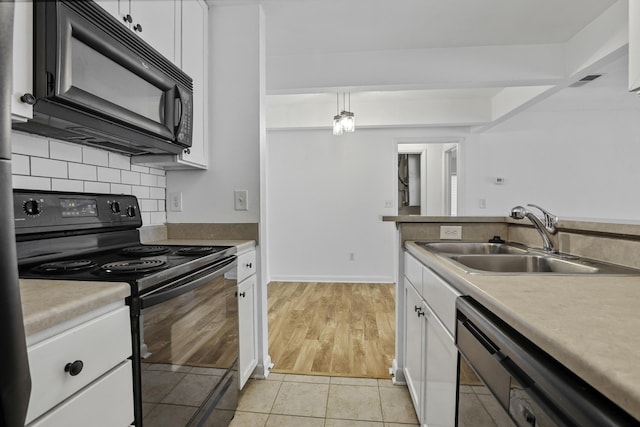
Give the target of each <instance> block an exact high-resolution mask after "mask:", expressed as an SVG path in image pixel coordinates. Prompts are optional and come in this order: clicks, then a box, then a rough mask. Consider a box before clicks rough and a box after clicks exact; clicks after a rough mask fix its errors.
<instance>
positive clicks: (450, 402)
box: [423, 304, 458, 427]
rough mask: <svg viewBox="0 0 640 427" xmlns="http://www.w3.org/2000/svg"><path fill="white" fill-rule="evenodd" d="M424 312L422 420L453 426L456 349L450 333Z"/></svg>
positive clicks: (432, 424) (437, 425) (437, 426)
mask: <svg viewBox="0 0 640 427" xmlns="http://www.w3.org/2000/svg"><path fill="white" fill-rule="evenodd" d="M424 307H425V312H426V313H427V315H426V318H427V320H426V334H425V347H426V352H425V353H426V356H425V358H424V362H425V363H424V369H425V375H424V377H425V378H424V384H425V393H424V395H425V399H424V411H423V420H424V421H423V424H426V425H428V426H429V427H453V426H454V425H455V420H456V383H457V371H458V350H457V348H456V343H455V340H454V338H453V336H452V335H451V334H450V333H449V331H447V329H446V328H445V327H444V325H443V324H442V322H440V320H439V319H438V317H437V316H436V315H435V313H434V312H433V311H432V310H431V308H430V307H429V305H428V304H425V305H424Z"/></svg>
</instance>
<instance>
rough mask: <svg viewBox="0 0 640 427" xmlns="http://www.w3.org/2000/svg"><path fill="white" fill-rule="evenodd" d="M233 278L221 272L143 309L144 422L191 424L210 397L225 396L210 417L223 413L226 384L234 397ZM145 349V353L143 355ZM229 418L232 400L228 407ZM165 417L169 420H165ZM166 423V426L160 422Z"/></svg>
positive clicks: (235, 326) (235, 304)
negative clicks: (164, 300) (178, 294)
mask: <svg viewBox="0 0 640 427" xmlns="http://www.w3.org/2000/svg"><path fill="white" fill-rule="evenodd" d="M236 285H237V283H236V281H235V280H229V279H226V278H224V276H220V277H218V278H216V279H213V280H212V281H211V282H210V283H208V284H207V285H204V286H200V287H198V288H196V289H194V290H192V291H189V292H187V293H185V294H183V295H180V296H178V297H176V298H173V299H170V300H168V301H166V302H163V303H161V304H158V305H155V306H153V307H150V308H147V309H145V310H143V312H142V319H141V322H142V325H143V332H142V336H141V341H142V343H143V344H142V347H143V348H142V357H143V359H142V401H143V411H144V413H145V415H144V425H145V426H146V425H172V426H186V425H190V424H189V420H190V419H191V418H192V417H193V416H194V415H195V414H196V412H197V411H198V410H199V409H200V408H202V407H204V406H206V405H208V404H209V400H211V396H214V395H216V394H217V395H220V396H223V397H222V399H223V401H222V402H219V403H218V404H217V405H216V412H215V413H214V417H223V416H224V415H225V402H224V399H233V396H229V395H228V393H224V392H222V391H223V390H224V389H225V387H226V388H227V389H229V390H231V389H233V390H231V391H232V392H233V393H235V394H236V398H237V389H238V384H237V364H236V361H237V357H238V302H237V298H236V295H235V291H236ZM145 353H146V354H145ZM227 406H228V409H229V411H226V412H229V415H230V416H233V409H234V408H235V406H234V404H233V403H229V404H228V405H227ZM167 417H172V418H169V419H171V422H170V423H168V424H167V422H168V421H167V420H168V418H167ZM163 422H164V424H163Z"/></svg>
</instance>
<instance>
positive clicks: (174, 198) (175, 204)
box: [169, 192, 182, 212]
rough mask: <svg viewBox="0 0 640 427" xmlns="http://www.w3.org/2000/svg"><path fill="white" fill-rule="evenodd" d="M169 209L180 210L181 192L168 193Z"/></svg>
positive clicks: (172, 210)
mask: <svg viewBox="0 0 640 427" xmlns="http://www.w3.org/2000/svg"><path fill="white" fill-rule="evenodd" d="M169 210H170V211H171V212H182V193H181V192H177V193H169Z"/></svg>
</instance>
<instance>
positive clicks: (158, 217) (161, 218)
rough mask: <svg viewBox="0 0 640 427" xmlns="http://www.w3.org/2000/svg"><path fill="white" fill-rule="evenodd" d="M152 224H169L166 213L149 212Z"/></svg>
mask: <svg viewBox="0 0 640 427" xmlns="http://www.w3.org/2000/svg"><path fill="white" fill-rule="evenodd" d="M149 213H150V219H151V224H164V223H165V222H167V214H166V212H149Z"/></svg>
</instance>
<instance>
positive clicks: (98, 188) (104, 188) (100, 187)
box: [84, 181, 111, 193]
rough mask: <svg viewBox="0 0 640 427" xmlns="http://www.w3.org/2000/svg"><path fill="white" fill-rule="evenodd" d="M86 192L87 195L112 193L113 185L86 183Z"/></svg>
mask: <svg viewBox="0 0 640 427" xmlns="http://www.w3.org/2000/svg"><path fill="white" fill-rule="evenodd" d="M84 191H85V192H86V193H111V184H108V183H106V182H93V181H85V182H84Z"/></svg>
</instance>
